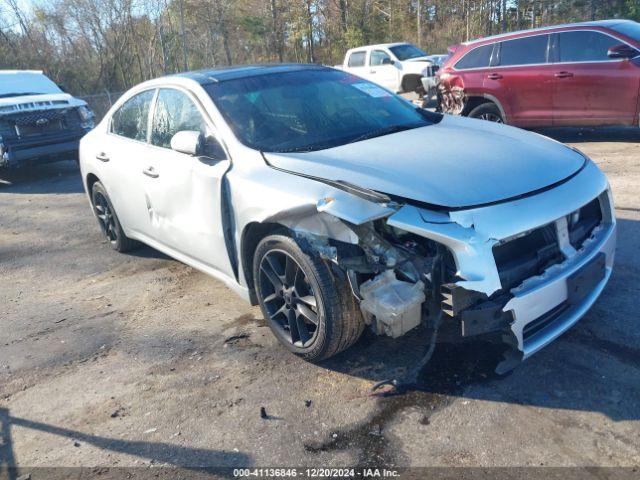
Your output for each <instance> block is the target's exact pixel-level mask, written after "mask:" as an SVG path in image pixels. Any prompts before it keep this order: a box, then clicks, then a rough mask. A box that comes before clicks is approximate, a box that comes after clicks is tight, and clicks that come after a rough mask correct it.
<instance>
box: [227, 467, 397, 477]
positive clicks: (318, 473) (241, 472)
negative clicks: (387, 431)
mask: <svg viewBox="0 0 640 480" xmlns="http://www.w3.org/2000/svg"><path fill="white" fill-rule="evenodd" d="M233 476H234V477H236V478H243V477H246V478H251V477H255V478H297V477H300V478H394V477H399V476H400V473H399V472H398V471H397V470H392V469H386V468H238V469H234V470H233Z"/></svg>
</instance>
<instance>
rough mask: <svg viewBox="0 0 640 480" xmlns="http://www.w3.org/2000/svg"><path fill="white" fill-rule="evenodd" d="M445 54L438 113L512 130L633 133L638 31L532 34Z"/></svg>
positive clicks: (587, 26)
mask: <svg viewBox="0 0 640 480" xmlns="http://www.w3.org/2000/svg"><path fill="white" fill-rule="evenodd" d="M451 50H452V55H451V57H450V58H449V59H448V60H447V61H446V63H445V64H444V65H443V67H442V68H441V69H440V72H439V80H440V82H439V86H438V98H439V104H440V108H441V109H442V110H443V111H444V112H447V113H455V114H461V115H466V116H469V117H474V118H482V119H485V120H492V121H496V122H504V123H509V124H511V125H516V126H519V127H540V126H551V125H572V126H584V125H635V126H638V115H639V113H640V111H639V109H640V101H639V100H638V97H639V91H640V23H637V22H633V21H630V20H603V21H598V22H586V23H578V24H571V25H560V26H556V27H546V28H538V29H533V30H526V31H521V32H511V33H507V34H503V35H497V36H494V37H488V38H483V39H481V40H475V41H472V42H467V43H463V44H461V45H458V46H456V47H452V48H451Z"/></svg>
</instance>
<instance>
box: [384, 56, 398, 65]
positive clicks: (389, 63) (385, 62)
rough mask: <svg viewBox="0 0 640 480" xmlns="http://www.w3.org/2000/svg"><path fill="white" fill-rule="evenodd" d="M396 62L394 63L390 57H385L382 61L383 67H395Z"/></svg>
mask: <svg viewBox="0 0 640 480" xmlns="http://www.w3.org/2000/svg"><path fill="white" fill-rule="evenodd" d="M395 63H396V62H394V61H393V60H391V59H390V58H389V57H384V58H383V59H382V65H393V64H395Z"/></svg>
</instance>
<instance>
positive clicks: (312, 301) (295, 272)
mask: <svg viewBox="0 0 640 480" xmlns="http://www.w3.org/2000/svg"><path fill="white" fill-rule="evenodd" d="M259 281H260V293H261V295H262V301H263V304H264V306H265V309H266V311H267V314H268V316H269V320H270V322H271V324H272V325H273V326H274V327H275V330H276V333H278V334H279V335H280V336H281V337H282V338H283V339H284V340H285V341H287V342H289V343H291V344H292V345H294V346H296V347H300V348H306V347H309V346H310V345H311V344H313V342H314V341H315V339H316V337H317V334H318V323H319V317H320V315H319V310H318V308H319V307H318V301H317V297H316V294H315V292H314V291H313V287H312V286H311V284H310V282H309V279H308V278H307V275H306V274H305V272H304V270H303V269H302V267H301V266H300V264H299V263H298V262H297V261H296V260H295V259H294V258H293V257H292V256H291V255H289V254H288V253H287V252H285V251H283V250H270V251H269V252H267V254H266V255H264V257H262V260H261V262H260V278H259Z"/></svg>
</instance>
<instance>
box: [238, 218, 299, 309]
mask: <svg viewBox="0 0 640 480" xmlns="http://www.w3.org/2000/svg"><path fill="white" fill-rule="evenodd" d="M275 234H284V235H290V231H289V229H287V228H286V227H285V226H284V225H281V224H279V223H272V222H251V223H249V224H247V225H246V226H245V227H244V229H243V231H242V235H241V237H240V264H241V268H242V274H243V276H244V279H245V281H246V282H247V289H248V291H249V301H250V302H251V305H258V297H257V295H256V290H255V287H254V281H253V257H254V255H255V252H256V248H257V247H258V244H259V243H260V241H261V240H262V239H263V238H265V237H268V236H269V235H275Z"/></svg>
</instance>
